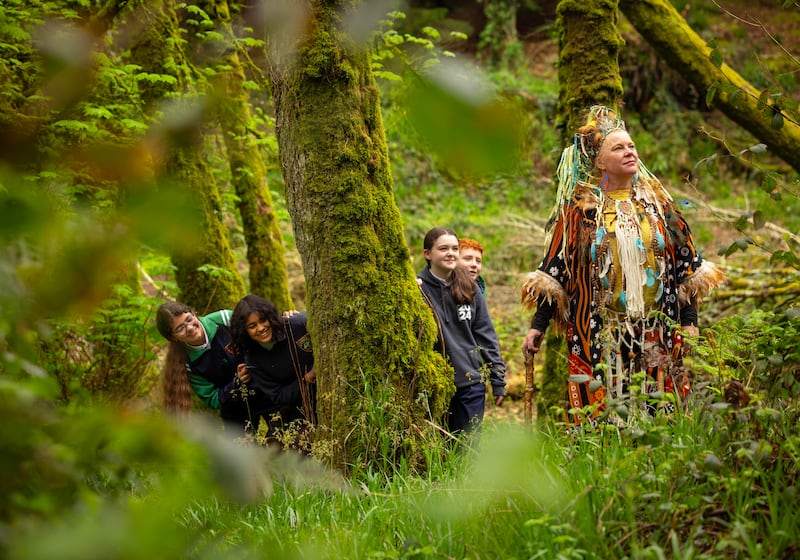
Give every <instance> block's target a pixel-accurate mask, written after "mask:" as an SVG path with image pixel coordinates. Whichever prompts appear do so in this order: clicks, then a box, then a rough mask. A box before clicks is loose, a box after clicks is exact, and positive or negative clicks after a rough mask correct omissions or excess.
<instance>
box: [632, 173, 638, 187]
mask: <svg viewBox="0 0 800 560" xmlns="http://www.w3.org/2000/svg"><path fill="white" fill-rule="evenodd" d="M638 182H639V172H638V171H637V172H636V173H634V174H633V180H632V181H631V185H632V186H634V187H635V186H636V183H638Z"/></svg>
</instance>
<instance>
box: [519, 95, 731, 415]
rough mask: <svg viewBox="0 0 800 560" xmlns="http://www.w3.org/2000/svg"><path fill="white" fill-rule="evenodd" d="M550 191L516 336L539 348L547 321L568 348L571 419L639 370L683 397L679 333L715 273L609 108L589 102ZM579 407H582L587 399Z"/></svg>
mask: <svg viewBox="0 0 800 560" xmlns="http://www.w3.org/2000/svg"><path fill="white" fill-rule="evenodd" d="M557 180H558V194H557V198H556V204H555V207H554V209H553V213H552V215H551V217H550V222H549V224H548V232H549V235H548V240H547V242H546V243H545V246H546V247H547V249H546V253H545V256H544V259H543V260H542V264H541V266H540V267H539V269H538V270H536V271H535V272H533V273H531V274H530V275H529V276H528V278H527V279H526V281H525V284H524V286H523V289H522V304H523V306H524V307H525V308H526V309H528V310H530V311H533V310H534V309H535V310H536V313H535V315H534V317H533V320H532V322H531V329H530V330H529V331H528V334H527V336H526V337H525V341H524V342H523V345H522V350H523V354H528V353H535V352H538V351H539V349H540V347H541V343H542V339H543V337H544V332H545V329H546V328H547V326H548V324H549V322H550V320H551V319H554V321H555V327H556V329H558V330H557V332H561V333H565V334H566V337H567V345H568V352H569V359H568V372H569V383H568V403H569V409H570V410H571V411H573V414H571V415H570V416H571V419H572V420H573V421H574V422H575V423H576V424H577V423H580V422H581V421H582V419H583V418H584V414H575V412H576V410H577V409H583V410H584V411H585V413H586V414H588V415H589V416H590V417H591V418H592V419H594V418H597V417H598V416H599V414H600V413H601V412H602V410H603V409H604V403H605V400H606V397H607V396H608V395H611V396H613V397H615V398H618V397H620V396H622V395H623V394H625V393H626V392H627V390H628V388H629V387H630V384H631V383H632V382H633V377H632V376H633V374H634V373H636V372H642V371H643V372H645V373H646V376H645V381H644V386H643V387H642V390H643V392H644V393H648V394H652V393H656V392H657V391H658V392H662V393H663V392H672V393H677V395H678V396H679V397H681V398H682V397H685V396H686V394H687V393H688V390H689V384H688V376H687V375H686V373H685V371H684V369H683V367H682V345H683V336H684V335H685V334H689V335H693V336H696V335H697V334H698V332H699V331H698V328H697V306H698V304H699V302H700V301H701V300H702V299H703V297H705V296H706V295H707V294H708V293H709V292H710V290H711V289H713V288H714V287H716V286H718V285H720V284H721V283H722V282H724V280H725V277H724V274H723V273H722V271H721V270H720V269H719V268H718V267H717V266H715V265H714V264H712V263H710V262H709V261H706V260H704V259H703V258H702V257H701V256H700V254H699V253H698V252H697V250H696V249H695V245H694V241H693V239H692V235H691V232H690V230H689V226H688V225H687V223H686V221H685V219H684V218H683V216H682V215H681V213H680V212H679V211H678V209H677V207H676V205H675V204H674V202H673V200H672V197H671V196H670V195H669V193H668V192H667V191H666V189H665V188H664V186H663V185H662V184H661V182H660V181H659V180H658V179H657V178H656V177H655V176H654V175H653V174H652V173H650V172H649V171H648V170H647V168H646V167H645V166H644V164H643V163H642V162H641V161H640V160H639V157H638V154H637V152H636V146H635V144H634V142H633V140H632V139H631V137H630V135H629V134H628V132H627V131H626V129H625V123H624V122H623V121H622V120H621V119H619V118H618V116H617V114H616V112H615V111H614V110H612V109H609V108H607V107H603V106H594V107H592V108H591V109H590V111H589V115H588V117H587V122H586V124H585V125H584V126H582V127H581V128H579V129H578V131H577V132H576V133H575V135H574V140H573V143H572V145H571V146H569V147H567V148H566V149H565V150H564V151H563V153H562V155H561V161H560V163H559V166H558V171H557ZM587 407H588V408H587Z"/></svg>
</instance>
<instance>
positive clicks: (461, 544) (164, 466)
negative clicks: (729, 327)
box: [0, 383, 800, 560]
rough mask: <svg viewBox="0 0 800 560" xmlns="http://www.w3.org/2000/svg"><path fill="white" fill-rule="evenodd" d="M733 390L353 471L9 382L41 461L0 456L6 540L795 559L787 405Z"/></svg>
mask: <svg viewBox="0 0 800 560" xmlns="http://www.w3.org/2000/svg"><path fill="white" fill-rule="evenodd" d="M725 389H726V388H725V387H719V386H715V384H714V383H708V384H701V385H699V386H698V387H697V388H696V391H695V394H694V396H693V398H692V400H691V401H690V403H689V406H688V409H687V411H685V412H684V411H679V412H678V413H676V414H673V415H671V416H667V415H662V414H657V415H656V416H655V417H652V416H650V415H649V414H647V413H646V412H637V411H638V407H637V406H636V403H635V402H634V403H623V404H625V408H624V410H627V411H628V413H627V415H626V417H627V425H626V427H625V428H623V429H619V428H617V427H615V426H613V425H612V424H601V425H600V426H599V427H598V429H596V430H593V431H587V432H586V433H583V434H580V435H574V434H571V433H570V432H568V431H567V430H565V429H564V427H563V426H560V425H553V424H544V423H542V424H533V425H526V424H523V423H521V422H519V421H516V420H499V419H490V420H487V422H486V423H485V424H484V426H483V430H482V432H481V433H480V434H479V436H478V438H476V439H471V440H467V441H465V442H463V443H462V444H461V445H460V446H453V445H451V444H449V442H447V441H445V440H438V441H432V442H430V446H429V449H428V458H429V459H428V460H429V469H428V472H427V474H426V475H423V476H420V475H416V474H410V473H407V472H404V470H403V469H402V468H401V469H399V470H398V472H396V473H395V474H394V475H393V476H391V477H389V476H387V475H384V474H383V473H380V472H355V473H352V476H351V477H350V478H349V479H348V480H347V481H345V480H344V479H342V478H341V477H340V476H338V475H337V474H336V473H331V472H328V471H326V470H325V469H323V468H322V467H320V466H319V465H318V464H316V463H314V462H312V461H311V460H309V459H307V458H303V457H299V456H296V455H292V454H290V453H288V452H285V453H276V452H274V450H270V449H263V448H258V447H252V446H246V445H242V444H241V443H236V442H232V441H230V440H226V439H225V438H224V437H223V436H222V434H221V432H219V431H218V430H215V429H213V427H212V426H210V425H208V424H206V423H204V422H199V420H197V419H194V420H190V419H186V420H185V421H184V422H183V423H182V425H181V427H180V429H176V426H175V425H174V424H173V423H171V422H168V421H167V419H159V418H154V417H141V416H137V415H133V414H130V413H115V412H113V411H98V410H95V411H93V412H90V413H84V414H81V415H75V414H66V413H64V412H57V411H53V410H50V411H49V412H48V413H46V414H45V413H44V409H43V408H42V405H43V401H41V402H37V401H36V400H35V399H32V394H30V393H28V394H22V393H21V392H20V391H19V390H17V391H16V393H11V392H9V388H8V387H6V388H5V389H4V391H3V393H4V394H3V397H4V402H6V403H7V406H6V407H4V410H6V411H8V412H9V414H8V415H7V416H4V425H5V426H6V428H12V429H6V430H4V431H3V434H4V435H3V436H2V439H3V441H2V443H3V448H4V456H12V457H13V456H16V455H25V454H28V453H32V454H33V455H34V456H37V457H39V461H38V462H36V463H32V462H30V461H27V462H26V461H19V462H18V463H16V464H17V465H18V470H15V471H14V472H11V470H9V465H8V464H5V470H4V473H3V474H4V480H6V481H7V482H6V483H5V486H4V496H5V500H4V501H5V502H6V505H5V506H4V508H3V511H2V514H3V515H2V520H3V523H4V531H3V538H2V541H0V548H1V549H2V550H3V556H4V557H7V558H12V559H22V558H25V559H27V560H31V559H48V560H49V559H50V558H55V557H58V558H76V559H78V558H80V559H92V558H97V559H107V558H125V559H130V560H138V559H143V560H144V559H149V558H153V557H158V558H237V559H247V558H254V559H255V558H265V557H280V558H315V559H316V558H652V559H658V558H687V559H688V558H720V557H725V558H742V559H745V558H748V559H750V558H791V557H795V556H796V555H797V554H798V552H800V548H798V543H799V541H798V537H797V535H798V529H799V528H800V508H798V506H797V504H798V496H797V483H798V458H800V457H799V455H800V436H798V433H797V429H796V426H797V423H798V420H800V418H798V409H797V407H796V406H787V404H788V403H784V404H780V402H781V401H780V400H778V401H774V403H775V404H773V405H772V406H767V404H766V402H765V401H764V400H763V396H761V395H758V394H752V395H750V394H747V393H745V392H742V391H738V392H737V391H731V390H725ZM23 410H26V411H27V413H21V411H23ZM618 410H623V408H618ZM376 429H380V427H379V426H376ZM34 465H35V468H31V467H34Z"/></svg>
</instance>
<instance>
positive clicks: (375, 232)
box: [270, 0, 454, 469]
mask: <svg viewBox="0 0 800 560" xmlns="http://www.w3.org/2000/svg"><path fill="white" fill-rule="evenodd" d="M344 4H348V5H351V4H352V2H335V1H322V0H316V1H313V2H311V3H310V5H311V11H310V13H309V14H308V17H309V21H308V22H307V23H306V25H305V26H304V27H303V29H305V30H306V33H307V35H305V36H304V37H300V38H296V42H297V45H296V46H297V48H296V50H295V52H296V58H294V59H293V60H287V59H282V58H281V53H286V52H288V51H287V49H275V50H274V51H272V53H271V61H270V64H271V81H272V89H273V99H274V102H275V109H276V127H277V134H278V141H279V147H280V158H281V164H282V167H283V173H284V177H285V179H286V196H287V202H288V206H289V211H290V213H291V215H292V223H293V225H294V230H295V237H296V241H297V247H298V249H299V251H300V254H301V256H302V261H303V267H304V272H305V278H306V282H307V286H308V309H309V328H310V332H311V335H312V339H313V341H314V353H315V360H316V365H317V371H318V383H319V392H318V403H317V407H318V418H319V426H318V429H319V432H318V434H319V436H318V442H319V445H318V446H317V450H318V452H320V453H321V454H322V455H324V457H325V458H326V459H327V460H328V461H329V462H330V463H331V464H332V465H334V466H336V467H339V468H343V469H347V468H349V467H351V466H356V467H358V468H363V467H365V466H367V465H371V466H373V467H378V468H388V469H391V468H392V467H393V466H396V465H397V464H398V463H399V462H400V461H401V460H405V461H407V462H409V463H410V464H412V465H417V466H422V464H423V461H424V448H425V446H427V445H429V444H430V443H429V442H430V441H431V440H432V438H436V437H438V434H437V431H436V430H435V429H434V428H433V427H432V426H431V425H430V423H429V421H430V420H433V421H435V422H438V421H440V420H441V419H442V417H443V413H444V411H445V410H446V408H447V405H448V402H449V398H450V395H451V394H452V392H453V390H454V387H453V379H452V370H450V371H448V370H447V368H446V367H445V364H444V361H443V359H442V358H441V356H440V355H439V354H437V353H436V352H434V351H433V349H432V348H433V343H434V341H435V338H436V329H435V325H434V322H433V317H432V315H431V312H430V309H428V307H427V306H426V305H425V303H424V302H423V300H422V297H421V295H420V292H419V288H418V286H417V284H416V281H415V279H414V271H413V270H412V267H411V261H410V255H409V251H408V247H407V245H406V242H405V238H404V233H403V227H402V223H401V219H400V213H399V211H398V209H397V205H396V204H395V201H394V195H393V191H392V182H391V172H390V169H389V160H388V154H387V147H386V140H385V137H384V131H383V123H382V121H381V114H380V106H379V99H378V88H377V85H376V83H375V81H374V79H373V76H372V72H371V70H370V64H369V62H370V59H369V53H368V52H367V51H366V50H364V49H363V48H362V47H363V46H359V45H354V44H352V43H350V42H349V40H348V38H347V37H346V36H344V35H343V33H342V32H341V30H339V29H338V28H337V25H338V24H339V22H340V19H339V10H341V9H343V5H344ZM273 39H275V38H274V37H273Z"/></svg>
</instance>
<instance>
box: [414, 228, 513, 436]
mask: <svg viewBox="0 0 800 560" xmlns="http://www.w3.org/2000/svg"><path fill="white" fill-rule="evenodd" d="M423 255H424V256H425V260H426V261H427V263H428V264H427V266H426V267H425V268H424V269H423V270H422V271H420V273H419V274H418V275H417V279H418V282H419V284H420V288H421V289H422V292H423V294H424V296H425V301H426V302H427V303H428V305H429V306H430V307H431V309H432V310H433V313H434V316H435V318H436V322H437V324H438V326H439V340H438V341H437V350H438V351H439V352H441V353H442V354H443V355H444V356H445V357H446V358H447V359H448V361H449V363H450V365H452V366H453V369H454V370H455V377H454V379H453V381H454V383H455V385H456V393H455V395H454V396H453V398H452V399H451V401H450V408H449V410H448V428H449V430H450V432H452V433H459V432H462V431H464V430H469V429H471V428H475V427H477V426H478V425H479V424H480V423H481V421H482V420H483V413H484V408H485V404H486V379H487V377H488V379H489V381H490V383H491V385H492V393H493V395H494V402H495V405H496V406H500V404H502V402H503V400H504V399H505V394H506V388H505V386H506V381H505V373H506V366H505V363H504V362H503V358H502V357H501V356H500V347H499V344H498V342H497V333H496V332H495V330H494V324H493V323H492V319H491V317H490V316H489V310H488V308H487V307H486V301H485V300H484V299H483V295H482V294H481V291H480V288H479V287H478V285H477V284H476V283H475V281H474V280H472V278H470V276H469V274H468V273H467V271H466V270H464V269H463V268H461V267H459V266H458V237H457V236H456V234H455V232H454V231H453V230H451V229H447V228H442V227H436V228H433V229H431V230H430V231H429V232H428V233H427V234H426V235H425V239H424V241H423Z"/></svg>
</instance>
